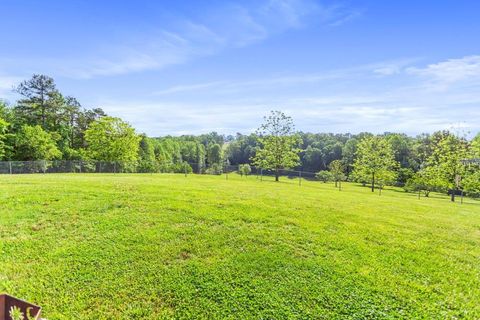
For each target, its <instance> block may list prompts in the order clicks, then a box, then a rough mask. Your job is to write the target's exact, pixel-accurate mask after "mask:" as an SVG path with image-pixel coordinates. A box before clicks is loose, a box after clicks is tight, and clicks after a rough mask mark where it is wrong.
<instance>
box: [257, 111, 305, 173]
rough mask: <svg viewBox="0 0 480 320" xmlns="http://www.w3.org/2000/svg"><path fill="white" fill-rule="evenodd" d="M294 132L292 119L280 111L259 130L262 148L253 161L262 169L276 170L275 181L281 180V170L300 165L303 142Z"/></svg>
mask: <svg viewBox="0 0 480 320" xmlns="http://www.w3.org/2000/svg"><path fill="white" fill-rule="evenodd" d="M294 130H295V127H294V125H293V120H292V118H291V117H288V116H286V115H285V114H284V113H282V112H280V111H272V112H271V114H270V116H268V117H265V123H264V124H263V125H262V126H261V127H260V128H259V129H258V132H257V135H258V141H259V143H260V145H261V147H260V149H259V150H257V153H256V155H255V157H254V158H253V159H252V160H253V163H254V164H255V165H256V166H258V167H260V168H263V169H270V170H274V172H275V181H278V180H279V176H280V170H281V169H285V168H292V167H295V166H296V165H298V163H299V160H300V158H299V156H298V153H299V152H300V149H298V147H297V146H298V145H299V144H300V143H301V141H300V138H299V136H298V135H297V134H295V131H294Z"/></svg>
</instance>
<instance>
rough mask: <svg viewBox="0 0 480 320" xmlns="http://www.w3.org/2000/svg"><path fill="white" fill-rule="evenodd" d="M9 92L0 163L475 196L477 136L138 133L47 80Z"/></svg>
mask: <svg viewBox="0 0 480 320" xmlns="http://www.w3.org/2000/svg"><path fill="white" fill-rule="evenodd" d="M15 91H16V92H17V93H18V94H19V96H20V97H21V98H20V99H19V100H18V101H16V102H15V103H14V104H12V105H9V104H7V103H5V102H2V101H1V100H0V160H1V161H31V160H98V161H117V162H124V163H131V164H132V170H135V171H139V172H182V173H183V172H198V173H203V172H208V173H212V174H219V173H222V171H223V169H224V167H225V165H247V164H248V165H255V166H257V167H260V168H264V169H270V170H272V171H273V172H274V173H275V176H276V179H277V180H278V179H279V175H280V170H281V169H295V170H302V171H308V172H315V173H317V177H318V178H319V179H320V180H323V181H335V182H336V184H339V183H341V181H344V180H349V181H357V182H360V183H363V184H365V185H369V186H370V187H371V189H372V191H374V190H375V189H379V190H381V189H382V188H383V186H384V185H396V186H403V187H404V188H405V189H406V190H408V191H417V192H421V193H423V194H424V195H425V196H428V195H429V193H430V192H431V191H441V192H449V193H450V194H452V199H454V196H455V194H457V193H458V192H460V191H465V192H468V193H470V194H479V193H480V186H479V181H480V170H479V169H478V165H477V164H475V163H473V162H472V163H467V162H465V161H464V160H468V159H475V158H480V134H479V135H477V136H476V137H475V138H474V139H472V140H468V139H467V138H466V137H463V136H459V135H456V134H454V133H452V132H450V131H447V130H445V131H438V132H435V133H432V134H428V133H425V134H421V135H418V136H416V137H411V136H408V135H406V134H402V133H388V132H387V133H383V134H380V135H375V134H372V133H368V132H364V133H359V134H349V133H347V134H332V133H305V132H297V131H295V128H294V125H293V121H292V119H291V118H290V117H287V116H286V115H284V114H283V113H282V112H279V111H273V112H272V113H271V114H270V115H269V116H267V117H266V118H265V122H264V124H263V125H262V126H261V127H260V128H259V129H258V130H257V131H256V132H254V133H251V134H248V135H244V134H240V133H238V134H237V135H235V136H225V135H221V134H218V133H216V132H212V133H208V134H203V135H197V136H193V135H184V136H180V137H174V136H165V137H147V136H146V135H145V134H139V133H137V132H136V131H135V129H134V128H132V126H130V125H129V124H128V123H127V122H125V121H123V120H122V119H119V118H115V117H111V116H109V115H107V114H106V113H105V112H104V111H103V110H102V109H101V108H90V109H88V108H84V107H83V106H82V105H81V104H80V102H79V101H78V100H77V99H76V98H74V97H72V96H66V95H63V94H62V93H61V92H60V91H59V90H58V88H57V86H56V84H55V81H54V80H53V79H52V78H50V77H48V76H45V75H33V76H32V78H31V79H28V80H26V81H23V82H22V83H20V84H19V85H18V86H17V87H16V88H15ZM249 168H250V167H249ZM243 170H247V169H246V166H242V172H243ZM247 171H248V170H247Z"/></svg>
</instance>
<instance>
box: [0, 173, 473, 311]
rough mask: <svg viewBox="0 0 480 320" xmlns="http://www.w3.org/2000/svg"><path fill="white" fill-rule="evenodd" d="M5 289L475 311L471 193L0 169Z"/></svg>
mask: <svg viewBox="0 0 480 320" xmlns="http://www.w3.org/2000/svg"><path fill="white" fill-rule="evenodd" d="M0 254H1V259H0V292H1V291H5V292H8V293H10V294H13V295H15V296H18V297H20V298H24V299H26V300H29V301H31V302H35V303H37V304H40V305H41V306H42V307H43V310H44V316H45V317H47V318H48V319H50V320H52V319H164V318H165V319H168V318H175V319H177V318H178V319H181V318H183V319H188V318H194V319H224V318H226V319H336V318H338V319H363V318H368V319H375V318H378V319H388V318H390V319H395V318H399V319H405V318H409V319H412V318H423V319H450V318H466V319H479V318H480V203H479V202H478V201H474V200H466V201H465V203H464V204H463V205H461V204H459V203H450V202H449V201H448V199H447V198H446V197H443V196H440V195H432V197H431V198H429V199H427V198H421V199H417V197H416V195H412V194H406V193H404V192H402V191H401V190H392V189H390V190H385V191H384V192H383V194H382V195H381V196H379V195H378V194H377V193H371V192H369V189H368V188H363V187H361V186H358V185H354V184H344V190H343V191H341V192H339V191H337V190H336V189H335V188H334V187H333V185H332V184H323V183H320V182H313V181H312V182H309V181H303V183H302V186H299V185H298V180H289V179H286V178H283V180H282V181H280V182H279V183H275V182H273V181H268V179H267V181H263V182H261V181H259V180H257V179H256V178H255V177H253V176H252V177H248V178H241V177H240V176H237V175H229V179H228V180H226V179H225V176H194V175H190V176H188V177H187V178H185V177H184V176H183V175H167V174H162V175H160V174H158V175H148V174H145V175H143V174H136V175H133V174H132V175H122V174H119V175H109V174H97V175H95V174H90V175H89V174H84V175H82V174H77V175H74V174H72V175H54V174H51V175H18V176H15V175H14V176H8V175H4V176H0Z"/></svg>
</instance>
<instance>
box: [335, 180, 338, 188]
mask: <svg viewBox="0 0 480 320" xmlns="http://www.w3.org/2000/svg"><path fill="white" fill-rule="evenodd" d="M337 187H338V180H335V188H337Z"/></svg>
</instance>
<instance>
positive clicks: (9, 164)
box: [8, 161, 12, 174]
mask: <svg viewBox="0 0 480 320" xmlns="http://www.w3.org/2000/svg"><path fill="white" fill-rule="evenodd" d="M8 167H9V169H10V174H12V161H8Z"/></svg>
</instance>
